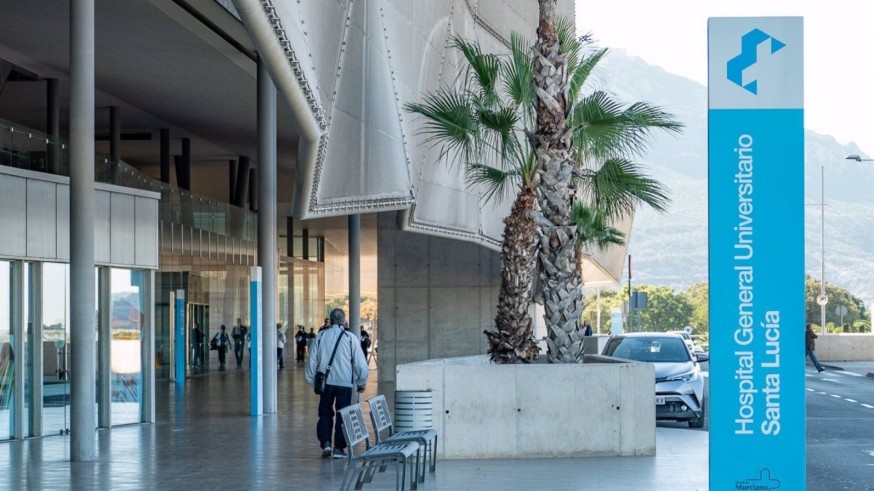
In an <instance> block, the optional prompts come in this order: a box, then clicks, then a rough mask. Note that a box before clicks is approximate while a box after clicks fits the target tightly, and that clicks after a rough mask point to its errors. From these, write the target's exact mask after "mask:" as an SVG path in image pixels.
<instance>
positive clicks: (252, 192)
mask: <svg viewBox="0 0 874 491" xmlns="http://www.w3.org/2000/svg"><path fill="white" fill-rule="evenodd" d="M257 179H258V176H256V175H255V169H251V168H250V169H249V211H258V197H257V196H256V194H257V192H258V183H257Z"/></svg>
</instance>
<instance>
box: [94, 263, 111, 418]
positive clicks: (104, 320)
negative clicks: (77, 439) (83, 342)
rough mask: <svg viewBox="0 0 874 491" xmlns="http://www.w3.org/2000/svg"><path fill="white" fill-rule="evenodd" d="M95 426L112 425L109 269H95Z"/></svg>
mask: <svg viewBox="0 0 874 491" xmlns="http://www.w3.org/2000/svg"><path fill="white" fill-rule="evenodd" d="M97 278H98V280H97V292H98V293H97V305H98V309H97V427H98V428H109V427H110V426H112V411H111V408H112V397H111V395H110V394H111V390H112V365H111V362H112V327H111V325H110V320H111V315H110V314H111V309H112V305H111V298H110V297H111V296H112V289H111V278H112V275H111V270H110V268H107V267H100V268H98V269H97Z"/></svg>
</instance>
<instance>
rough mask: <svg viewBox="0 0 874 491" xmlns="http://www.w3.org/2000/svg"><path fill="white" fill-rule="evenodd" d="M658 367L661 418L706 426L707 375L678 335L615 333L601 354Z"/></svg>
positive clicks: (657, 403)
mask: <svg viewBox="0 0 874 491" xmlns="http://www.w3.org/2000/svg"><path fill="white" fill-rule="evenodd" d="M601 354H602V355H605V356H613V357H616V358H624V359H627V360H635V361H641V362H646V363H652V364H653V365H654V366H655V376H656V381H655V382H656V383H655V390H656V393H655V404H656V419H657V420H673V421H685V422H687V423H688V424H689V427H690V428H703V427H704V377H703V376H702V374H701V368H700V367H699V366H698V359H697V357H696V356H695V355H693V354H692V352H691V351H689V349H688V348H687V347H686V345H685V344H684V343H683V341H682V338H681V337H680V336H679V335H677V334H671V333H663V332H635V333H625V334H619V335H616V336H611V337H610V339H609V340H607V344H606V345H605V346H604V350H603V352H602V353H601Z"/></svg>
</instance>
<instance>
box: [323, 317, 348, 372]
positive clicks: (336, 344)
mask: <svg viewBox="0 0 874 491" xmlns="http://www.w3.org/2000/svg"><path fill="white" fill-rule="evenodd" d="M341 329H342V328H341ZM344 334H346V333H345V332H342V331H341V332H340V335H339V336H337V342H336V343H334V351H333V352H332V353H331V359H330V360H328V366H327V367H325V381H326V382H327V380H328V374H329V373H331V365H332V364H333V363H334V356H336V355H337V348H339V347H340V340H341V339H343V335H344Z"/></svg>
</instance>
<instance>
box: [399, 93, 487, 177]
mask: <svg viewBox="0 0 874 491" xmlns="http://www.w3.org/2000/svg"><path fill="white" fill-rule="evenodd" d="M404 109H405V110H406V111H408V112H411V113H414V114H418V115H420V116H422V117H423V119H424V124H423V125H422V127H421V129H420V130H419V133H421V134H424V135H426V136H427V138H426V140H425V141H426V143H429V144H431V145H439V146H441V147H442V148H441V152H440V153H441V158H444V157H447V156H448V160H449V161H450V165H452V163H453V162H455V161H458V160H460V161H462V162H469V161H471V160H474V157H475V154H476V152H477V150H478V145H479V138H478V134H479V121H478V119H477V114H476V112H475V111H474V110H473V109H472V107H471V104H470V100H469V97H468V96H467V94H465V93H464V92H459V91H455V90H452V89H449V88H442V89H438V90H437V91H435V92H432V93H429V94H426V95H425V96H424V99H423V102H421V103H413V102H411V103H407V104H405V105H404Z"/></svg>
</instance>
